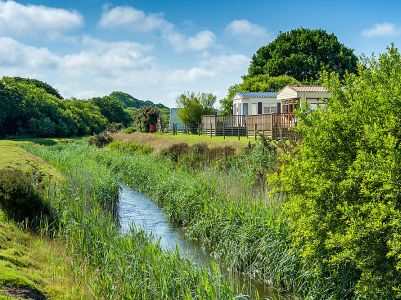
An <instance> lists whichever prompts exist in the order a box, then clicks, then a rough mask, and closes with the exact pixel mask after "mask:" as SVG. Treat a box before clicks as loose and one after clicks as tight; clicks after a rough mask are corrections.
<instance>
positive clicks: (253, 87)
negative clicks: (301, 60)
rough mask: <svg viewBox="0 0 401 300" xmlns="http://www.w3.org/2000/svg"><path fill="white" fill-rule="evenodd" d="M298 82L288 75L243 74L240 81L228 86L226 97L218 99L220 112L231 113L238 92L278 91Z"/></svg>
mask: <svg viewBox="0 0 401 300" xmlns="http://www.w3.org/2000/svg"><path fill="white" fill-rule="evenodd" d="M299 84H300V82H299V81H298V80H296V79H294V78H292V77H290V76H288V75H281V76H277V77H271V76H268V75H256V76H245V77H244V78H243V82H242V83H239V84H235V85H233V86H231V87H229V89H228V94H227V96H226V98H224V99H222V100H220V105H221V114H223V115H231V114H232V105H233V97H234V96H235V94H236V93H238V92H278V91H280V90H281V89H282V88H283V87H285V86H286V85H299Z"/></svg>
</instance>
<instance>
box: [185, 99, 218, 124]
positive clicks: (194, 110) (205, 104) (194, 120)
mask: <svg viewBox="0 0 401 300" xmlns="http://www.w3.org/2000/svg"><path fill="white" fill-rule="evenodd" d="M215 103H216V96H215V95H213V94H210V93H197V94H195V93H194V92H192V93H190V92H186V93H183V94H181V95H180V96H178V98H177V106H178V107H179V108H181V109H180V110H179V111H178V117H179V118H180V120H181V121H182V122H183V123H184V124H185V125H188V126H196V125H198V124H199V123H200V122H201V118H202V115H210V114H212V113H213V112H214V108H213V105H214V104H215Z"/></svg>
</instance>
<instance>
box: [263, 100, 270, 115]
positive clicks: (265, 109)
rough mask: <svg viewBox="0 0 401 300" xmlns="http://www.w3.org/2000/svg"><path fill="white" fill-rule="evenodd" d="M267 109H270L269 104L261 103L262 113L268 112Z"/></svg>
mask: <svg viewBox="0 0 401 300" xmlns="http://www.w3.org/2000/svg"><path fill="white" fill-rule="evenodd" d="M269 111H270V106H269V104H267V103H265V104H263V113H264V114H268V113H269Z"/></svg>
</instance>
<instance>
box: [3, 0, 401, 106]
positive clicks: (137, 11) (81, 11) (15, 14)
mask: <svg viewBox="0 0 401 300" xmlns="http://www.w3.org/2000/svg"><path fill="white" fill-rule="evenodd" d="M400 11H401V1H390V0H382V1H370V0H365V1H359V0H358V1H353V0H348V1H342V0H338V1H324V0H320V1H316V0H314V1H301V0H297V1H289V0H280V1H277V0H276V1H269V0H264V1H263V0H255V1H251V0H248V1H243V0H242V1H239V0H230V1H229V0H214V1H210V0H203V1H191V0H186V1H184V0H181V1H179V0H159V1H156V0H131V1H122V0H115V1H101V0H80V1H71V0H64V1H45V0H30V1H22V0H21V1H3V0H0V76H22V77H29V78H36V79H40V80H43V81H45V82H47V83H49V84H51V85H52V86H54V87H56V88H57V89H58V90H59V91H60V93H61V94H62V95H63V96H64V97H65V98H70V97H76V98H90V97H94V96H103V95H106V94H109V93H110V92H112V91H116V90H118V91H123V92H126V93H129V94H131V95H132V96H134V97H136V98H139V99H144V100H151V101H153V102H156V103H163V104H165V105H167V106H169V107H174V106H175V99H176V97H177V96H178V95H179V94H181V93H182V92H186V91H194V92H198V91H200V92H210V93H213V94H215V95H216V96H217V98H218V99H221V98H224V97H225V95H226V94H227V89H228V88H229V86H231V85H233V84H235V83H239V82H241V76H242V75H244V74H246V73H247V69H248V66H249V63H250V60H251V57H252V55H253V54H254V53H255V52H256V50H257V49H258V48H259V47H261V46H263V45H266V44H268V43H269V42H271V41H272V40H274V38H275V37H277V35H278V34H279V33H280V32H285V31H288V30H291V29H295V28H299V27H303V28H310V29H316V28H322V29H324V30H326V31H327V32H328V33H334V34H335V35H336V36H337V37H338V39H339V41H340V42H341V43H343V44H345V45H346V46H347V47H350V48H352V49H354V51H355V54H356V55H358V56H359V55H362V54H365V55H372V53H375V54H376V55H377V54H379V53H382V52H384V51H386V47H387V46H388V45H390V44H391V43H392V42H394V44H395V45H396V46H398V45H400V39H401V14H400V13H399V12H400Z"/></svg>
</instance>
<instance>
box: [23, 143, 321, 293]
mask: <svg viewBox="0 0 401 300" xmlns="http://www.w3.org/2000/svg"><path fill="white" fill-rule="evenodd" d="M29 150H30V151H32V152H34V153H35V154H37V155H39V156H41V157H43V158H45V159H46V160H49V161H51V162H52V163H56V164H59V165H60V167H61V168H66V167H65V166H67V165H71V164H74V161H75V162H77V164H81V165H82V164H84V165H88V167H85V169H89V170H96V171H95V173H96V174H92V175H91V178H92V176H94V177H96V178H95V179H94V180H95V181H94V182H95V184H96V183H97V182H98V181H99V180H102V179H101V178H107V179H108V180H111V181H112V182H110V183H109V184H106V186H113V185H114V186H116V185H117V182H118V181H121V182H123V183H124V184H126V185H128V186H130V187H132V188H134V189H137V190H139V191H141V192H143V193H145V194H147V195H149V196H150V197H151V198H153V199H154V200H155V201H157V202H158V203H159V204H160V205H161V206H162V207H163V208H164V210H165V212H166V213H167V214H168V216H169V218H170V220H171V221H173V222H174V223H176V224H178V225H180V226H182V227H184V228H185V229H186V233H187V235H188V236H189V237H190V238H191V239H193V240H196V241H198V242H200V243H202V244H203V245H204V246H205V247H207V248H209V249H211V250H212V252H211V253H212V255H213V256H214V257H215V258H217V259H219V260H221V261H223V262H224V263H225V264H226V265H228V266H230V267H232V268H233V269H236V270H239V271H242V272H244V273H246V274H248V275H249V276H252V277H256V278H259V279H261V280H263V281H264V282H266V283H267V284H269V285H272V286H274V287H277V288H279V289H280V290H281V291H284V292H292V293H295V294H298V295H301V296H306V295H307V294H308V293H309V292H310V291H313V290H314V289H315V288H316V287H317V286H320V283H319V281H318V278H315V277H314V275H313V272H309V271H308V270H307V269H305V268H304V266H303V265H301V264H300V262H299V260H298V258H297V254H296V250H295V249H292V248H291V246H290V241H289V239H288V235H289V234H288V227H287V225H286V223H285V221H284V219H285V218H284V213H283V209H282V207H281V203H280V202H279V201H275V202H274V201H271V202H267V201H258V200H257V199H256V200H255V201H249V199H246V198H245V197H235V198H233V197H230V196H227V195H225V194H224V193H222V192H221V190H219V188H218V185H217V182H216V183H212V182H211V181H210V180H209V179H207V178H206V177H205V176H204V174H201V173H194V172H190V171H189V170H185V169H184V168H176V166H175V164H174V163H172V162H171V161H169V160H166V159H164V160H163V159H160V158H157V157H154V156H143V155H131V154H124V153H122V152H121V151H117V150H113V149H109V148H107V147H106V148H103V149H97V148H95V147H90V146H88V145H87V144H86V141H85V140H84V141H81V142H76V143H74V144H69V145H63V146H52V147H47V148H38V147H35V148H32V147H31V148H30V149H29ZM67 169H71V167H68V168H67ZM75 169H76V168H75ZM72 177H73V178H79V176H77V175H73V176H72ZM238 178H241V176H240V175H238ZM84 181H85V180H84V178H82V180H80V182H84ZM91 181H92V179H91ZM100 186H102V187H103V186H104V185H100ZM82 189H85V187H82ZM100 198H101V197H100ZM72 211H76V209H72ZM89 215H90V216H95V215H97V213H90V214H89ZM80 219H84V218H83V217H80ZM92 222H95V221H91V222H90V223H89V224H92ZM110 222H111V221H110ZM100 226H101V227H107V226H108V225H104V224H102V225H100ZM109 228H111V226H109ZM74 230H76V229H74ZM113 230H114V229H113ZM86 231H88V232H89V233H90V232H91V229H90V228H88V229H86V230H83V229H81V230H78V232H82V233H80V234H83V233H85V232H86ZM91 234H92V233H91ZM93 234H95V233H93ZM133 236H134V235H133ZM101 238H102V237H98V236H94V237H89V238H88V239H89V240H91V241H95V240H97V239H101ZM76 240H78V241H82V240H84V237H81V236H79V237H77V238H76ZM123 240H124V239H122V240H121V242H122V243H126V242H124V241H123ZM84 244H85V245H86V243H84ZM100 244H101V245H103V243H100ZM113 244H117V243H116V242H115V241H113ZM96 245H97V247H99V245H98V244H96ZM82 247H84V245H82ZM85 247H88V246H85ZM93 247H95V246H93ZM149 247H151V246H149ZM123 248H124V247H122V246H119V248H118V249H119V250H118V251H120V249H123ZM113 249H114V248H113ZM115 251H117V250H115ZM131 251H134V250H131ZM79 252H84V253H101V254H96V255H97V256H98V255H101V257H102V259H100V261H101V260H105V259H106V258H107V259H106V260H108V259H109V255H108V254H107V255H106V253H108V251H104V250H103V249H101V251H99V249H90V251H89V250H86V249H85V248H84V249H79ZM170 255H172V254H170ZM103 256H105V257H103ZM116 256H120V257H121V254H120V253H119V254H118V255H113V256H112V257H116ZM117 260H118V259H117ZM96 261H99V260H98V259H96ZM175 268H176V267H175ZM187 268H189V266H187ZM122 270H125V268H122ZM179 270H180V269H179ZM124 272H125V271H124ZM124 272H122V273H124ZM191 272H192V271H191ZM199 272H200V271H199ZM151 274H154V272H153V271H152V272H151ZM157 274H158V273H157ZM178 274H179V272H178ZM202 274H203V273H202ZM99 275H100V276H102V278H103V275H102V273H101V272H100V274H99ZM109 276H110V275H109ZM178 276H179V275H178ZM202 276H205V278H208V279H209V280H211V281H208V284H212V286H213V287H214V286H216V285H217V286H222V287H224V288H222V290H224V293H223V294H220V295H219V296H220V297H221V296H222V295H223V296H225V295H226V293H227V294H228V293H229V292H228V290H229V289H228V288H227V287H226V286H225V285H224V283H222V282H221V281H220V280H218V281H217V282H215V283H211V282H213V281H212V279H210V277H208V275H202ZM104 277H105V278H106V279H107V276H106V274H104ZM121 280H123V279H121ZM106 282H107V280H106ZM169 284H173V286H174V283H171V282H169ZM163 286H164V285H163ZM190 286H192V285H190ZM167 287H168V285H166V288H167ZM110 288H111V287H110ZM110 288H108V289H110ZM201 289H202V288H201ZM205 289H206V288H205ZM171 290H174V289H173V288H171ZM178 290H180V289H178ZM196 292H197V293H198V292H200V291H196ZM214 293H215V292H213V295H215V294H214ZM220 293H221V290H220ZM218 298H219V297H218Z"/></svg>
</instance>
